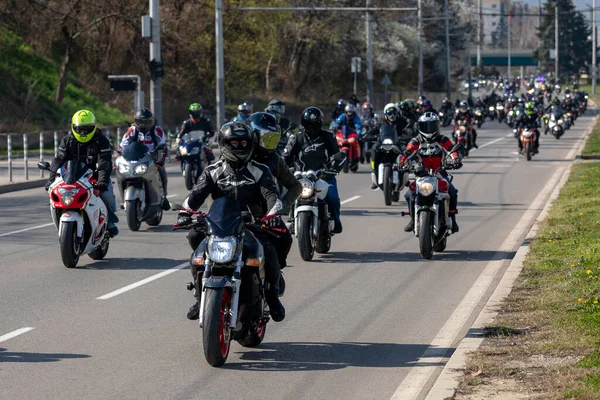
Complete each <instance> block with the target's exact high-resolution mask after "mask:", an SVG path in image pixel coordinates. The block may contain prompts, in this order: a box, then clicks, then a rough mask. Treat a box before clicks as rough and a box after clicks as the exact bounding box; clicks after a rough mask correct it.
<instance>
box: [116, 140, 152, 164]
mask: <svg viewBox="0 0 600 400" xmlns="http://www.w3.org/2000/svg"><path fill="white" fill-rule="evenodd" d="M147 153H148V148H147V147H146V145H144V144H142V143H140V142H133V143H131V144H130V145H129V146H127V147H126V148H125V150H123V152H122V153H121V155H122V156H123V158H124V159H125V160H126V161H140V160H141V159H142V158H144V156H145V155H146V154H147Z"/></svg>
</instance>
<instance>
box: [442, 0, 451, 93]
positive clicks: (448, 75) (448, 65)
mask: <svg viewBox="0 0 600 400" xmlns="http://www.w3.org/2000/svg"><path fill="white" fill-rule="evenodd" d="M444 17H445V20H444V25H445V30H446V97H448V98H450V97H451V96H452V93H451V87H450V33H449V29H448V25H449V22H448V0H444Z"/></svg>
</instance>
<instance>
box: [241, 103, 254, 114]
mask: <svg viewBox="0 0 600 400" xmlns="http://www.w3.org/2000/svg"><path fill="white" fill-rule="evenodd" d="M242 104H244V105H246V106H248V111H250V114H252V113H253V112H254V103H252V100H246V101H244V102H243V103H242Z"/></svg>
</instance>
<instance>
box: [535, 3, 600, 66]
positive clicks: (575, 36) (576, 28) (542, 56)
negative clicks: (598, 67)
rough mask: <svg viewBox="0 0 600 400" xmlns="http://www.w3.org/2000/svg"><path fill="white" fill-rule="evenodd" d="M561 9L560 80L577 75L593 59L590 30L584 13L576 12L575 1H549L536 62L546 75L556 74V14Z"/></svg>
mask: <svg viewBox="0 0 600 400" xmlns="http://www.w3.org/2000/svg"><path fill="white" fill-rule="evenodd" d="M555 7H558V62H559V64H558V73H559V76H561V77H571V76H573V75H577V74H578V73H579V70H580V69H581V68H582V67H584V66H585V65H586V64H587V63H588V61H589V60H590V59H591V57H592V54H591V53H592V49H591V46H590V41H589V39H588V36H589V35H590V34H591V30H590V29H589V27H588V23H587V21H586V19H585V18H584V17H583V15H582V14H581V12H579V11H575V6H574V5H573V0H548V1H547V2H546V4H545V6H544V16H543V19H542V25H541V26H540V28H539V29H538V32H539V35H540V47H539V48H538V49H537V50H536V52H535V58H536V59H537V60H539V61H540V62H541V64H542V70H543V71H548V72H549V71H554V59H550V54H549V53H550V52H549V51H550V50H553V49H554V45H555V44H554V32H555V29H554V27H555V21H554V10H555Z"/></svg>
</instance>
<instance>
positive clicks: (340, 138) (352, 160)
mask: <svg viewBox="0 0 600 400" xmlns="http://www.w3.org/2000/svg"><path fill="white" fill-rule="evenodd" d="M336 139H337V142H338V146H339V147H340V151H341V152H342V153H345V154H346V162H345V163H344V167H343V171H344V173H348V170H350V171H352V172H356V171H358V161H359V160H360V147H359V146H360V145H359V140H358V135H357V134H356V132H355V131H353V130H352V129H351V128H350V127H349V126H348V125H343V126H342V127H341V128H340V129H338V131H337V134H336Z"/></svg>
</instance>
